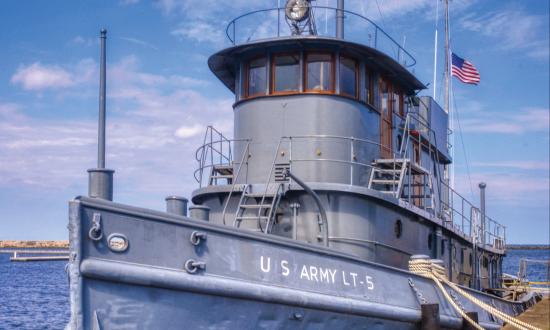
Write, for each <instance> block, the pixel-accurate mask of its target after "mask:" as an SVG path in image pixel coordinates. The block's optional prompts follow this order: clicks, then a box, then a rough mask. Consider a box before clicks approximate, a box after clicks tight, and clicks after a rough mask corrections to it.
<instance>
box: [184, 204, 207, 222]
mask: <svg viewBox="0 0 550 330" xmlns="http://www.w3.org/2000/svg"><path fill="white" fill-rule="evenodd" d="M189 213H190V215H191V217H192V218H194V219H199V220H204V221H209V220H210V208H209V207H208V206H205V205H193V206H190V207H189Z"/></svg>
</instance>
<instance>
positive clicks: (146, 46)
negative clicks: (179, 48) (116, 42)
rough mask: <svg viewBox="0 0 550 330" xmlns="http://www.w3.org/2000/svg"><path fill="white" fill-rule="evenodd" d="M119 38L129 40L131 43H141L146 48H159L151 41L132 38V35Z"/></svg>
mask: <svg viewBox="0 0 550 330" xmlns="http://www.w3.org/2000/svg"><path fill="white" fill-rule="evenodd" d="M119 39H122V40H125V41H128V42H130V43H133V44H135V45H139V46H142V47H145V48H150V49H153V50H159V49H158V47H157V46H155V45H153V44H152V43H150V42H147V41H144V40H141V39H137V38H130V37H119Z"/></svg>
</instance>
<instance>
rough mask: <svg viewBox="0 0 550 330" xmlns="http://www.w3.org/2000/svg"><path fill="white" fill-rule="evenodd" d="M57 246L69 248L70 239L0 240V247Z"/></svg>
mask: <svg viewBox="0 0 550 330" xmlns="http://www.w3.org/2000/svg"><path fill="white" fill-rule="evenodd" d="M32 248H42V249H44V248H55V249H68V248H69V241H16V240H10V241H0V249H32Z"/></svg>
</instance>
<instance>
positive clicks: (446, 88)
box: [445, 0, 449, 113]
mask: <svg viewBox="0 0 550 330" xmlns="http://www.w3.org/2000/svg"><path fill="white" fill-rule="evenodd" d="M445 112H446V113H449V0H445Z"/></svg>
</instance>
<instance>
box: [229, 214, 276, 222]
mask: <svg viewBox="0 0 550 330" xmlns="http://www.w3.org/2000/svg"><path fill="white" fill-rule="evenodd" d="M267 218H268V217H267V216H265V215H262V216H246V217H236V218H235V219H236V220H237V221H241V220H258V219H259V220H262V219H263V220H266V219H267Z"/></svg>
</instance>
